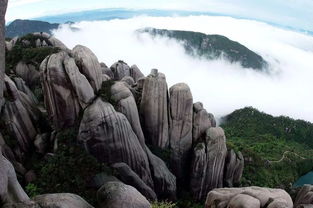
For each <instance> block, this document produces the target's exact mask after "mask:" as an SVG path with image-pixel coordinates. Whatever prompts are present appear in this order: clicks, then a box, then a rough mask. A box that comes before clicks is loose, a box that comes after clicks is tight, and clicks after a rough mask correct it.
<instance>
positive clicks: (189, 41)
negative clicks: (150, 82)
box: [139, 28, 268, 70]
mask: <svg viewBox="0 0 313 208" xmlns="http://www.w3.org/2000/svg"><path fill="white" fill-rule="evenodd" d="M139 32H145V33H149V34H151V35H152V36H163V37H168V38H173V39H175V40H178V41H181V43H182V44H183V46H184V48H185V50H186V52H187V53H188V54H189V55H191V56H195V57H204V58H207V59H209V60H213V59H218V58H225V59H226V60H228V61H230V62H231V63H233V62H238V63H240V64H241V66H242V67H244V68H252V69H256V70H266V69H267V67H268V63H267V62H266V61H265V60H264V59H263V58H262V57H261V56H260V55H258V54H257V53H255V52H253V51H251V50H250V49H248V48H247V47H245V46H244V45H242V44H240V43H238V42H235V41H232V40H230V39H228V38H227V37H225V36H222V35H206V34H203V33H199V32H191V31H178V30H161V29H154V28H146V29H141V30H139Z"/></svg>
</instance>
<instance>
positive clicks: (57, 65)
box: [40, 51, 101, 129]
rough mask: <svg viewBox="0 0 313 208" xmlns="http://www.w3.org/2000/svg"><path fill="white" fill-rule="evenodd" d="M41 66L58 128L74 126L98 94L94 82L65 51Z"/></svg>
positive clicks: (42, 78) (46, 91)
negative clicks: (91, 82)
mask: <svg viewBox="0 0 313 208" xmlns="http://www.w3.org/2000/svg"><path fill="white" fill-rule="evenodd" d="M87 52H88V51H87ZM40 70H41V82H42V85H43V90H44V94H45V97H44V98H45V105H46V107H47V110H48V113H49V116H50V117H51V118H52V120H53V124H54V126H55V128H56V129H60V128H64V127H68V126H72V125H73V124H74V123H75V121H76V120H77V118H78V114H79V112H80V110H81V109H83V108H85V107H86V106H87V105H88V104H89V103H90V102H91V101H92V99H93V98H94V96H95V95H94V90H93V88H92V87H91V84H90V83H89V82H88V80H87V78H86V76H85V75H84V74H81V72H80V70H79V68H78V67H77V65H76V63H75V60H74V59H73V58H72V57H70V56H69V54H68V53H67V52H64V51H63V52H60V53H58V54H53V55H51V56H49V57H47V58H46V59H45V60H44V61H43V62H42V64H41V66H40ZM99 70H100V69H99ZM100 78H101V76H100Z"/></svg>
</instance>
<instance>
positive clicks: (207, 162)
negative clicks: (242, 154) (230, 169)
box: [190, 127, 227, 200]
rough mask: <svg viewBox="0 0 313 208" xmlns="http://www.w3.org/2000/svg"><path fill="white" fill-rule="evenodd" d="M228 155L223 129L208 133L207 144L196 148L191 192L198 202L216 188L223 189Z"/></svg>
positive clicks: (210, 130)
mask: <svg viewBox="0 0 313 208" xmlns="http://www.w3.org/2000/svg"><path fill="white" fill-rule="evenodd" d="M226 154H227V149H226V138H225V134H224V131H223V129H222V128H220V127H212V128H209V129H208V130H207V131H206V142H205V143H199V144H197V145H196V146H195V148H194V155H193V159H192V163H191V167H192V168H191V182H190V186H191V192H192V194H193V196H194V199H196V200H202V199H204V198H205V196H206V194H207V193H208V192H209V191H211V190H212V189H214V188H220V187H223V171H224V164H225V157H226Z"/></svg>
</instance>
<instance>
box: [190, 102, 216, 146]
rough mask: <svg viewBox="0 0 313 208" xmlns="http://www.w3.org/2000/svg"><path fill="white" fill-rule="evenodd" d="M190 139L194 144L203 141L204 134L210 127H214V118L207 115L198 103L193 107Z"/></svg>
mask: <svg viewBox="0 0 313 208" xmlns="http://www.w3.org/2000/svg"><path fill="white" fill-rule="evenodd" d="M192 125H193V126H192V139H193V142H194V143H197V142H200V141H202V140H204V139H205V132H206V130H207V129H209V128H210V127H216V122H215V119H214V116H213V115H212V114H210V113H208V112H207V111H206V110H205V109H204V108H203V104H202V103H200V102H198V103H195V104H194V105H193V124H192Z"/></svg>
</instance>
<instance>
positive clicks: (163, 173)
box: [146, 147, 176, 201]
mask: <svg viewBox="0 0 313 208" xmlns="http://www.w3.org/2000/svg"><path fill="white" fill-rule="evenodd" d="M146 152H147V155H148V159H149V163H150V170H151V174H152V177H153V181H154V191H155V192H156V193H157V195H158V198H159V199H169V200H173V201H174V200H176V177H175V176H174V175H173V174H172V173H171V172H170V171H169V169H168V168H167V166H166V164H165V163H164V161H163V160H161V159H160V158H158V157H157V156H155V155H154V154H152V152H151V151H150V150H149V148H147V147H146Z"/></svg>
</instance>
